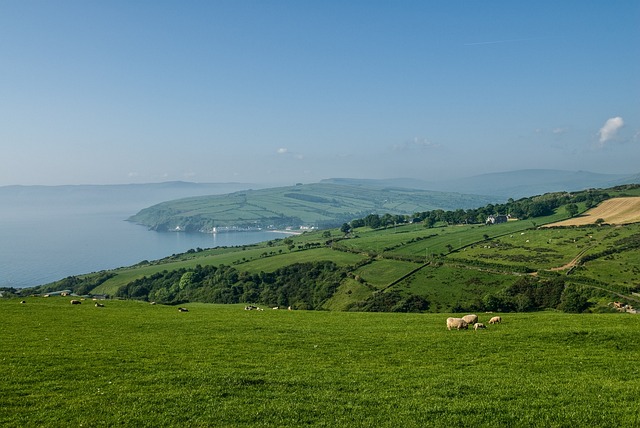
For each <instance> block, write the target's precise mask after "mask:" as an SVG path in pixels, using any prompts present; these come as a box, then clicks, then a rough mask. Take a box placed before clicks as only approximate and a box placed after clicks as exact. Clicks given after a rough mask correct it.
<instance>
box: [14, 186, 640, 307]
mask: <svg viewBox="0 0 640 428" xmlns="http://www.w3.org/2000/svg"><path fill="white" fill-rule="evenodd" d="M638 196H640V186H624V187H621V188H616V189H607V190H606V191H584V192H576V193H574V194H571V195H569V194H567V193H559V194H547V195H541V196H539V197H534V198H529V199H523V200H520V201H514V202H509V203H507V204H505V205H496V206H490V208H489V209H495V210H498V211H501V210H505V209H514V210H515V209H517V208H518V207H520V209H521V207H522V206H524V205H527V206H531V207H538V206H540V205H543V204H544V205H546V206H548V207H552V206H553V207H555V208H553V209H552V210H550V211H549V212H548V213H546V214H544V215H541V216H533V217H529V218H527V219H526V220H525V219H521V220H512V221H508V222H505V223H500V224H493V225H485V224H484V223H475V224H473V223H468V222H467V219H466V218H465V217H460V219H459V220H457V221H459V222H458V223H455V220H453V219H455V216H451V215H449V213H447V212H430V213H423V214H425V215H424V216H422V217H424V220H423V221H421V222H419V223H418V222H406V223H393V224H387V225H382V226H380V225H379V226H377V227H376V228H373V227H371V226H368V225H361V226H357V227H353V229H352V230H350V231H346V232H345V231H339V230H337V229H333V230H325V231H314V232H307V233H304V234H301V235H298V236H291V237H289V238H286V239H278V240H272V241H268V242H264V243H261V244H257V245H250V246H243V247H232V248H214V249H207V250H200V249H198V250H191V251H189V252H187V253H185V254H179V255H174V256H171V257H167V258H165V259H162V260H158V261H153V262H146V261H145V262H142V263H140V264H138V265H136V266H131V267H128V268H122V269H117V270H113V271H106V272H99V273H95V274H89V275H82V276H78V277H70V278H66V279H64V280H61V281H59V282H57V283H54V284H50V285H48V286H45V287H41V288H39V289H38V290H29V291H26V292H45V291H48V290H60V289H72V290H75V291H76V292H77V293H79V294H85V293H92V294H109V295H117V296H120V297H126V298H134V299H143V300H155V301H158V302H163V303H178V302H185V301H202V302H215V303H260V304H263V305H273V306H293V307H294V308H298V309H329V310H350V311H423V312H446V311H459V312H462V311H493V310H501V311H527V310H536V309H543V308H554V309H563V310H567V311H570V312H581V311H584V310H594V311H597V310H609V307H608V306H607V304H608V303H610V302H611V301H613V300H619V301H623V302H626V303H630V304H632V305H633V306H637V304H638V302H640V296H639V295H638V293H639V292H640V269H638V268H637V267H636V262H637V260H636V259H637V254H638V249H639V248H640V223H633V224H628V225H625V226H597V225H589V226H585V227H570V228H566V227H565V228H557V227H555V228H540V226H543V225H547V224H553V223H556V222H558V221H561V220H564V219H567V218H569V217H570V214H569V212H570V210H569V209H568V208H567V207H568V206H569V205H571V204H576V205H577V206H578V208H579V212H584V211H586V209H587V206H588V205H591V204H592V203H593V201H602V200H605V201H606V200H608V199H611V198H614V197H617V198H623V199H626V198H629V199H628V200H632V199H635V198H634V197H638ZM491 207H492V208H491ZM536 211H537V208H536ZM455 213H458V211H456V212H455ZM455 213H453V214H455ZM434 214H436V217H435V218H434V220H435V223H431V222H428V221H427V219H428V218H431V217H432V215H434ZM452 221H454V222H452ZM356 223H359V222H353V224H354V225H355V224H356Z"/></svg>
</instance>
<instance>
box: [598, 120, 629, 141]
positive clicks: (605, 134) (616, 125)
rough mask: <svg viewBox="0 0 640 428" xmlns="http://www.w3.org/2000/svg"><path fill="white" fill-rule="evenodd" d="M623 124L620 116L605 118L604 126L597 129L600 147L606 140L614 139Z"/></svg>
mask: <svg viewBox="0 0 640 428" xmlns="http://www.w3.org/2000/svg"><path fill="white" fill-rule="evenodd" d="M623 126H624V120H622V118H621V117H620V116H616V117H612V118H611V119H607V121H606V122H605V123H604V126H603V127H602V128H600V131H598V135H599V137H600V138H599V142H600V147H603V146H604V145H605V143H606V142H607V141H610V140H612V139H614V138H615V137H616V134H617V133H618V131H619V130H620V128H622V127H623Z"/></svg>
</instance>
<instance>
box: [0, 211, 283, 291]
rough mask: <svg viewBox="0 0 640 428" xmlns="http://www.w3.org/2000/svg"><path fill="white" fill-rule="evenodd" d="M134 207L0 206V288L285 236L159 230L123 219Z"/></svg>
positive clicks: (32, 284) (276, 233)
mask: <svg viewBox="0 0 640 428" xmlns="http://www.w3.org/2000/svg"><path fill="white" fill-rule="evenodd" d="M0 208H2V207H0ZM135 212H136V210H131V208H130V207H127V208H124V207H121V208H117V207H104V206H103V207H98V208H96V209H90V207H86V206H80V205H78V206H74V205H73V204H71V205H68V206H53V207H47V206H39V207H38V208H37V209H29V210H26V211H25V210H2V209H0V287H16V288H24V287H32V286H36V285H40V284H46V283H49V282H52V281H56V280H58V279H62V278H66V277H68V276H71V275H78V274H82V273H89V272H96V271H100V270H104V269H113V268H117V267H122V266H130V265H133V264H136V263H138V262H140V261H142V260H156V259H160V258H163V257H166V256H170V255H172V254H177V253H182V252H185V251H188V250H189V249H192V248H193V249H196V248H212V247H217V246H234V245H248V244H253V243H257V242H262V241H267V240H271V239H277V238H283V237H286V236H287V235H286V234H285V233H279V232H271V231H259V232H231V233H217V234H204V233H176V232H165V233H161V232H155V231H150V230H148V229H147V228H146V227H144V226H140V225H136V224H133V223H130V222H127V221H125V220H126V219H127V218H128V217H129V216H131V215H132V214H135Z"/></svg>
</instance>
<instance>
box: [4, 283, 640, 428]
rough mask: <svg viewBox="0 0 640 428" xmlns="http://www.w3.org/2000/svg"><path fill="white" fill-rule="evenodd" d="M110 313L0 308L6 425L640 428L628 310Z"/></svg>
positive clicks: (38, 305) (634, 326) (637, 345)
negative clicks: (475, 322)
mask: <svg viewBox="0 0 640 428" xmlns="http://www.w3.org/2000/svg"><path fill="white" fill-rule="evenodd" d="M356 285H357V284H355V282H354V284H351V286H353V287H355V286H356ZM343 286H349V284H343ZM104 304H105V307H104V308H97V307H95V306H94V304H93V302H92V301H90V300H86V301H84V302H83V304H81V305H70V304H69V299H68V298H63V297H51V298H36V297H29V298H26V303H25V304H21V303H20V300H16V299H2V300H0V314H2V324H3V328H2V332H1V333H0V361H1V365H0V425H1V426H7V427H23V426H61V427H63V426H64V427H66V426H83V427H92V426H115V425H120V426H148V427H152V426H153V427H157V426H190V427H196V426H228V427H243V426H274V427H275V426H304V425H307V426H350V427H353V426H367V427H368V426H382V427H398V426H402V427H425V426H437V427H452V426H486V427H496V426H523V427H524V426H527V427H530V426H564V427H567V426H589V427H597V426H601V427H608V426H639V425H640V411H639V410H638V409H640V382H638V381H637V378H638V377H640V366H638V361H640V341H638V331H640V317H637V316H634V315H630V314H623V313H610V314H581V315H572V314H565V313H560V312H537V313H517V314H516V313H514V314H503V318H504V322H503V323H502V324H499V325H491V326H488V328H487V330H484V331H477V332H476V331H472V330H469V331H448V330H447V329H446V328H445V320H446V318H447V316H449V315H450V314H398V313H357V312H329V311H281V310H280V311H275V310H270V309H269V310H265V311H244V310H243V309H242V306H239V305H213V304H196V303H189V304H187V305H186V307H188V309H189V312H186V313H180V312H178V311H177V309H176V307H173V306H163V305H155V306H154V305H149V304H147V303H143V302H138V301H116V300H108V301H105V302H104ZM479 315H480V320H481V321H484V322H486V321H487V320H488V318H489V317H490V316H491V315H490V314H479Z"/></svg>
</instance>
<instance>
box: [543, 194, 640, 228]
mask: <svg viewBox="0 0 640 428" xmlns="http://www.w3.org/2000/svg"><path fill="white" fill-rule="evenodd" d="M599 220H602V221H603V222H605V223H608V224H629V223H637V222H640V198H614V199H609V200H606V201H604V202H603V203H601V204H600V205H598V206H597V207H595V208H592V209H590V210H589V211H586V212H584V213H583V214H581V215H580V216H578V217H574V218H570V219H568V220H564V221H560V222H558V223H553V224H550V225H549V226H550V227H554V226H555V227H558V226H586V225H590V224H595V223H596V222H598V221H599Z"/></svg>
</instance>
